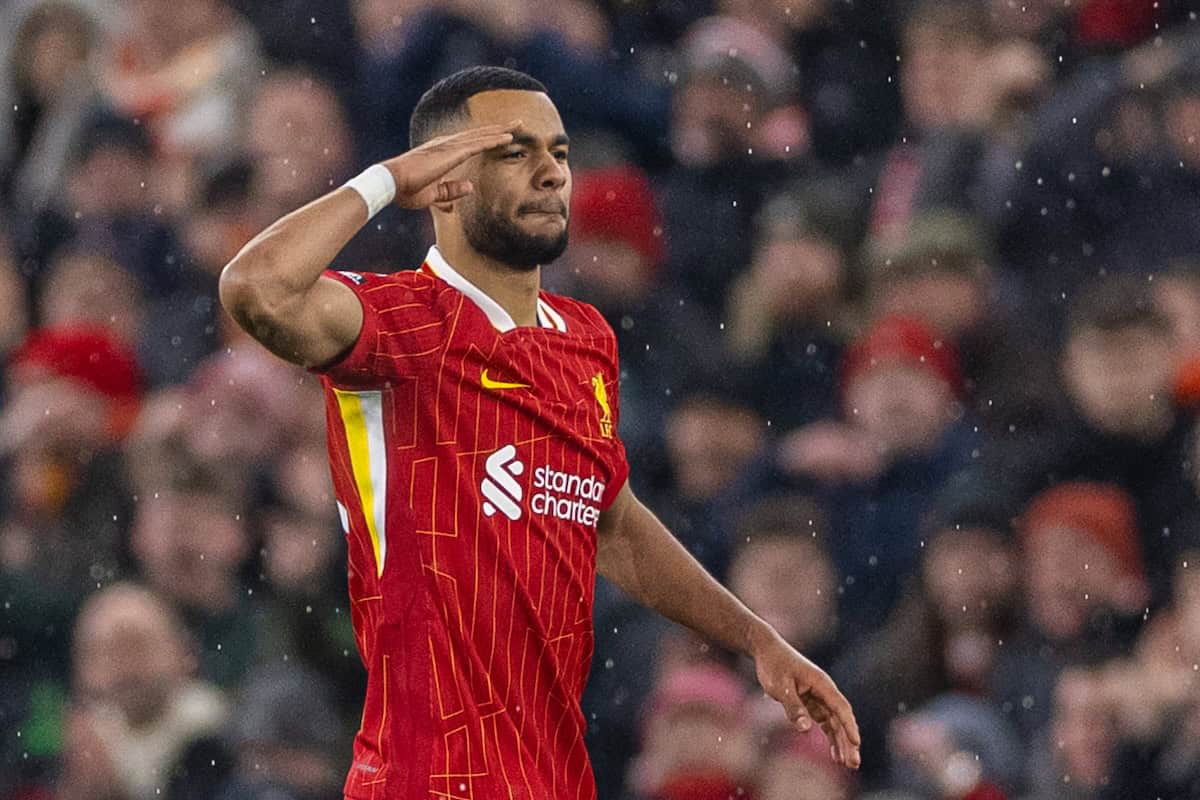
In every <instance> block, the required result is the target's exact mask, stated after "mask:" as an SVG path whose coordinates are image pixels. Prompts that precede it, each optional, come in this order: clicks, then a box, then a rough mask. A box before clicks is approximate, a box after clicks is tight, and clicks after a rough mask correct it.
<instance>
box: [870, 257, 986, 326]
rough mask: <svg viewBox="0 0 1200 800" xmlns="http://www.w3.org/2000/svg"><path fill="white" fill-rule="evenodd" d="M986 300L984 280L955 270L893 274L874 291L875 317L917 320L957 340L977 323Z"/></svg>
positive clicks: (983, 310) (982, 313) (981, 315)
mask: <svg viewBox="0 0 1200 800" xmlns="http://www.w3.org/2000/svg"><path fill="white" fill-rule="evenodd" d="M986 303H987V287H986V282H985V281H984V280H982V279H981V278H978V277H974V276H971V275H966V274H962V273H957V272H926V273H921V274H915V275H906V276H903V277H896V278H893V279H890V280H885V281H883V282H881V285H880V286H879V287H878V288H877V289H876V291H875V312H876V314H877V315H878V316H887V315H898V316H902V317H912V318H914V319H919V320H922V321H924V322H925V323H926V324H927V325H929V326H930V327H931V328H933V329H934V330H936V331H937V332H938V333H940V334H942V335H943V336H946V337H948V338H950V339H957V338H958V337H960V336H962V335H963V334H964V333H966V332H968V331H970V330H971V329H972V328H974V327H975V326H976V325H978V324H979V322H980V320H981V319H982V318H983V316H984V313H985V309H986Z"/></svg>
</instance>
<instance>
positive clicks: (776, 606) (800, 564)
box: [729, 530, 838, 650]
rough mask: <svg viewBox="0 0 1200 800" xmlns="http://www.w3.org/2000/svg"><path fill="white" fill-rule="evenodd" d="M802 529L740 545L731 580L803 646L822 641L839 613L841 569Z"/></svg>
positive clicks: (795, 643) (782, 631)
mask: <svg viewBox="0 0 1200 800" xmlns="http://www.w3.org/2000/svg"><path fill="white" fill-rule="evenodd" d="M805 536H806V534H805V533H804V531H803V530H799V531H796V532H795V533H794V534H792V535H782V536H781V535H774V536H772V535H766V536H762V537H756V538H753V539H752V540H751V541H750V542H749V543H747V544H744V545H742V547H741V548H740V550H739V551H738V555H737V557H736V558H735V559H734V562H733V565H732V566H731V568H730V577H729V585H730V587H731V588H732V589H733V590H734V592H735V593H736V594H737V595H738V597H740V598H742V600H743V601H744V602H745V603H746V605H747V606H749V607H750V609H751V610H752V611H753V612H754V613H756V614H758V615H759V616H760V617H762V618H763V619H765V620H766V621H767V622H769V623H771V625H772V627H774V628H775V629H776V630H777V631H779V633H780V635H781V636H783V638H784V639H786V640H787V641H788V643H789V644H791V645H792V646H793V647H796V648H797V649H800V650H805V649H808V648H809V647H812V646H813V645H817V644H821V643H823V642H824V641H825V640H826V639H827V638H828V637H829V635H830V634H831V633H832V627H833V622H834V617H835V615H836V614H837V581H838V578H837V572H836V570H835V569H834V566H833V564H832V562H830V560H829V558H828V556H827V555H826V554H825V552H824V550H823V549H822V547H821V546H820V545H819V544H817V543H816V542H814V541H812V539H811V538H805Z"/></svg>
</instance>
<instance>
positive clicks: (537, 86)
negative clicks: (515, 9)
mask: <svg viewBox="0 0 1200 800" xmlns="http://www.w3.org/2000/svg"><path fill="white" fill-rule="evenodd" d="M502 89H515V90H517V91H522V92H541V93H542V94H546V87H545V86H543V85H542V82H541V81H539V80H537V79H536V78H532V77H530V76H529V75H526V74H525V73H524V72H519V71H517V70H515V69H508V68H507V67H467V68H466V69H463V70H459V71H458V72H456V73H454V74H453V75H448V76H446V77H445V78H442V79H441V80H440V81H438V82H437V83H435V84H434V85H433V86H431V87H430V88H429V91H427V92H425V94H423V95H421V99H420V100H418V101H417V107H416V108H415V109H413V113H412V117H411V118H410V119H409V122H408V145H409V147H416V146H418V145H421V144H424V143H425V142H427V141H429V140H430V139H432V138H433V137H434V136H437V135H438V133H439V132H440V131H441V130H442V129H443V128H444V127H445V125H446V123H448V122H450V121H451V120H455V119H459V118H462V117H465V116H466V115H467V101H468V100H470V99H471V98H472V97H474V96H475V95H477V94H481V93H483V92H494V91H499V90H502Z"/></svg>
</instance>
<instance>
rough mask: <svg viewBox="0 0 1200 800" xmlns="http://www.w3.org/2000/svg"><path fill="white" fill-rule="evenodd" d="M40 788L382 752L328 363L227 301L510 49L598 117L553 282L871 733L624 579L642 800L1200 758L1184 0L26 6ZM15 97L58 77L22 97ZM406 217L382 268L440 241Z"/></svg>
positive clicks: (966, 798) (607, 726) (31, 701)
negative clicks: (451, 86) (427, 116)
mask: <svg viewBox="0 0 1200 800" xmlns="http://www.w3.org/2000/svg"><path fill="white" fill-rule="evenodd" d="M0 30H3V31H4V34H3V35H2V36H0V64H2V65H3V66H2V67H0V107H3V108H4V109H5V111H4V114H3V115H0V209H2V210H0V364H2V366H0V379H2V386H3V395H2V401H0V402H2V405H0V464H2V465H3V469H2V471H0V798H3V799H4V800H145V799H146V798H167V800H191V799H192V798H197V799H198V798H206V799H208V800H211V798H217V800H251V799H254V798H256V799H258V800H288V799H289V798H290V799H291V800H318V798H329V797H335V796H340V793H339V787H340V784H341V781H342V777H343V775H344V769H345V767H346V765H347V764H348V761H349V755H350V749H349V745H350V741H351V737H352V734H353V731H354V729H355V727H356V725H357V714H358V711H359V708H360V706H359V704H360V699H361V693H362V690H363V685H364V675H363V672H362V668H361V665H360V663H359V660H358V656H357V653H356V651H355V647H354V640H353V635H352V631H351V623H350V616H349V612H348V608H347V601H346V588H345V566H344V552H343V540H342V535H341V530H340V526H339V524H338V520H337V516H336V512H335V510H334V509H335V504H334V502H333V498H332V491H331V486H330V481H329V472H328V466H327V462H326V459H325V454H324V439H323V436H324V429H323V407H322V402H321V392H320V386H319V384H318V383H317V382H316V380H315V379H314V377H313V376H311V375H307V374H305V373H304V372H303V371H299V370H297V369H294V368H291V367H289V366H288V365H285V364H283V363H282V362H280V361H278V360H276V359H274V358H273V357H271V356H269V355H268V354H267V353H266V352H265V351H263V350H262V349H261V348H259V347H257V346H255V345H253V343H250V342H247V341H246V340H245V339H244V338H243V337H242V335H241V334H239V332H238V331H237V330H236V329H235V326H233V325H232V324H231V321H230V320H229V319H228V318H227V317H226V316H224V314H223V312H222V311H221V309H220V306H219V303H218V302H217V299H216V281H217V276H218V274H219V271H220V269H221V267H222V266H223V265H224V264H225V263H226V262H227V261H228V260H229V259H230V257H231V256H232V255H233V254H234V253H236V252H237V250H238V249H239V248H240V247H241V246H242V245H243V244H244V243H245V242H246V241H247V240H248V239H249V237H251V236H252V235H253V234H254V233H255V232H257V231H258V230H260V229H261V228H263V227H265V226H266V225H267V224H269V223H270V222H271V221H273V220H274V219H275V218H276V217H278V216H280V215H281V214H283V213H285V212H287V211H289V210H291V209H293V208H295V207H297V206H299V205H301V204H303V203H305V202H306V201H308V200H310V199H313V198H315V197H317V196H318V195H320V194H322V193H323V192H325V191H326V190H328V189H330V188H332V187H335V186H337V185H339V184H341V183H342V182H344V181H345V180H346V179H347V178H349V177H351V176H352V175H353V174H355V173H356V172H357V171H359V170H360V169H362V168H363V167H364V166H366V165H367V164H368V163H370V162H372V161H374V160H378V159H381V158H383V157H387V156H391V155H395V154H397V153H398V152H401V151H402V150H404V149H405V147H406V141H407V121H408V115H409V113H410V112H411V109H412V108H413V106H414V105H415V103H416V101H417V99H418V98H419V96H420V94H421V93H422V92H423V91H424V90H425V89H426V88H428V86H429V85H430V84H431V83H432V82H433V81H434V80H436V79H437V78H439V77H441V76H443V75H446V74H448V73H449V72H451V71H453V70H455V69H458V68H460V67H463V66H467V65H471V64H477V63H494V64H504V65H509V66H514V67H517V68H519V69H522V70H525V71H528V72H529V73H531V74H532V75H534V76H535V77H537V78H538V79H540V80H542V81H543V82H544V83H545V84H546V85H547V86H548V87H549V89H550V92H551V95H552V97H553V98H554V100H555V101H556V103H557V104H558V107H559V109H560V111H561V112H562V115H563V118H564V121H565V124H566V127H567V129H568V131H569V132H570V134H571V137H572V141H573V145H572V155H571V158H572V164H573V171H574V179H575V188H574V198H573V203H572V221H571V226H572V234H571V235H572V240H571V245H570V248H569V249H568V252H567V254H566V256H564V258H563V259H561V260H560V262H559V263H557V264H555V265H553V266H552V267H550V268H549V269H547V270H546V271H545V273H544V278H545V281H546V283H547V285H548V288H550V289H551V290H553V291H558V292H563V293H568V294H572V295H575V296H578V297H581V298H583V299H586V300H588V301H589V302H591V303H593V304H595V305H596V306H597V307H598V308H600V309H601V311H602V312H603V313H604V315H605V316H606V317H607V319H608V320H609V321H610V322H611V324H612V326H613V328H614V329H615V331H616V333H617V337H618V340H619V343H620V348H621V357H622V411H623V413H622V414H621V431H620V432H621V435H622V436H623V438H624V440H625V442H626V444H627V447H628V452H629V455H630V460H631V462H632V468H633V478H632V481H633V484H634V489H635V491H637V492H638V494H639V495H640V496H641V497H643V498H644V499H645V500H646V501H647V503H648V505H650V507H651V508H652V509H653V510H654V511H655V512H656V513H657V514H658V515H659V516H660V517H661V518H662V519H663V520H664V521H665V522H666V523H667V524H668V526H669V527H670V528H671V529H672V530H673V531H674V532H675V533H676V534H677V535H678V536H679V537H680V539H681V540H682V541H683V542H684V544H685V545H686V546H687V547H688V549H689V550H690V551H691V552H692V553H693V554H695V555H696V557H697V558H698V559H700V561H701V562H702V563H703V564H705V566H707V567H708V568H709V569H710V570H712V571H713V572H714V573H715V574H716V575H717V576H719V577H720V578H721V579H722V580H724V581H726V582H727V583H728V585H730V586H731V587H732V588H733V589H734V590H735V591H736V592H737V593H738V595H739V596H740V597H742V598H743V599H744V600H745V601H746V603H747V604H748V605H749V606H750V607H751V608H752V609H753V610H754V611H756V612H757V613H758V614H760V615H761V616H763V617H764V618H765V619H767V620H768V621H769V622H771V623H772V624H774V625H775V626H776V627H777V628H778V629H779V630H780V632H781V633H782V634H783V635H784V636H785V637H786V638H787V640H788V641H789V642H791V643H792V644H793V645H795V646H796V647H797V648H799V649H800V650H801V651H802V652H804V653H806V654H807V655H808V656H810V657H811V658H812V659H813V660H815V661H816V662H817V663H818V664H820V665H821V666H822V667H824V668H826V669H827V670H829V671H830V672H831V673H832V674H833V676H834V677H835V678H836V679H837V680H838V682H839V685H841V686H842V687H843V688H844V690H845V692H846V693H847V695H848V696H849V698H850V700H851V701H852V702H853V704H854V706H855V709H856V712H857V715H858V719H859V722H860V725H861V726H862V731H863V737H864V747H863V762H864V763H863V769H862V770H861V772H859V773H857V774H851V773H848V772H845V771H842V770H839V769H837V768H836V767H834V766H833V765H832V762H831V760H830V758H829V754H828V748H827V745H826V744H825V743H824V741H823V739H822V738H821V736H820V734H819V733H818V734H812V735H808V734H801V733H799V732H798V731H797V730H795V729H794V728H791V727H789V726H788V724H787V721H786V719H784V716H783V712H782V710H781V709H779V707H778V706H777V705H774V704H773V703H771V702H767V701H764V698H763V696H762V693H761V691H759V690H757V688H756V684H755V682H754V674H753V666H752V665H751V664H749V663H747V662H746V661H744V660H739V659H738V658H737V657H735V656H733V655H731V654H728V653H724V652H721V651H719V650H717V649H715V648H713V647H711V646H710V645H708V644H707V643H704V642H701V641H697V640H695V639H694V638H692V637H691V636H690V635H688V634H686V633H685V632H683V631H682V630H681V629H679V628H676V627H674V626H672V625H671V624H669V623H667V622H665V621H663V620H661V619H659V618H657V617H655V616H654V615H652V614H650V613H649V612H647V611H645V610H644V609H641V608H639V607H638V606H636V605H634V604H633V603H632V602H631V601H630V599H629V598H627V597H625V596H623V595H622V594H621V593H620V592H619V591H618V590H617V589H615V588H613V587H612V586H610V585H608V584H606V583H604V582H603V581H602V580H601V581H600V582H599V585H598V587H597V593H596V626H597V634H596V653H595V661H594V666H593V670H592V678H591V682H590V685H589V687H588V691H587V694H586V696H585V700H584V711H585V713H586V715H587V718H588V720H589V724H590V734H591V740H590V742H589V746H590V748H591V753H592V758H593V761H594V764H595V769H596V774H597V779H598V782H599V785H600V792H601V798H602V800H709V799H710V798H711V799H712V800H727V799H728V798H751V799H752V800H856V798H873V799H874V800H1021V799H1024V800H1085V799H1090V798H1098V799H1099V800H1109V799H1110V798H1111V799H1116V798H1123V799H1124V798H1161V799H1162V800H1186V799H1187V798H1193V799H1194V798H1197V797H1200V505H1198V504H1197V492H1198V490H1200V429H1198V428H1197V426H1196V423H1195V421H1194V418H1195V414H1194V412H1195V409H1196V408H1197V407H1200V22H1197V20H1196V13H1195V12H1193V11H1192V10H1191V9H1190V8H1189V3H1187V2H1184V0H1158V1H1157V2H1151V1H1148V0H696V1H695V2H692V1H690V0H689V1H688V2H683V0H273V2H254V0H185V2H178V0H176V1H174V2H172V0H40V1H37V2H31V1H30V0H9V2H7V3H5V4H3V5H0ZM10 109H11V111H10ZM431 238H432V232H431V230H430V226H429V222H428V220H427V219H426V218H425V215H423V214H420V213H405V212H401V211H399V210H396V209H390V210H388V211H386V212H384V213H383V214H381V215H380V216H379V217H377V218H376V219H375V220H374V221H373V222H372V224H371V225H370V226H369V227H368V228H367V229H366V230H364V231H363V233H362V234H361V235H360V236H359V237H358V238H357V239H356V240H355V241H354V242H352V243H351V245H350V246H349V247H348V248H347V251H346V252H345V253H344V254H343V256H342V258H341V259H340V260H339V263H340V264H344V265H346V266H349V267H352V268H354V269H363V270H377V271H382V272H390V271H394V270H397V269H403V268H411V267H413V266H415V265H416V264H417V263H419V260H420V258H421V256H422V255H423V253H424V251H425V248H426V247H427V246H428V243H429V242H430V241H431Z"/></svg>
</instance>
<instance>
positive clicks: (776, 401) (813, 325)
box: [725, 186, 853, 430]
mask: <svg viewBox="0 0 1200 800" xmlns="http://www.w3.org/2000/svg"><path fill="white" fill-rule="evenodd" d="M845 206H846V203H845V202H842V203H840V204H839V202H838V198H837V196H836V194H835V193H834V192H832V191H828V190H825V189H824V187H818V186H798V187H796V188H795V189H794V190H793V191H790V192H786V193H783V194H780V195H778V196H776V197H774V198H772V199H771V200H770V202H768V204H767V205H766V207H765V208H764V209H763V212H762V214H761V215H760V218H759V222H758V228H759V231H758V236H757V239H756V242H755V246H754V256H753V259H752V261H751V262H750V265H749V268H748V269H747V270H745V271H744V272H743V273H742V274H740V275H739V276H738V277H737V278H736V279H735V280H734V282H733V285H732V286H731V287H730V293H729V299H728V303H727V305H726V308H725V319H726V320H727V322H726V325H727V326H728V335H727V345H728V348H729V349H730V350H731V351H732V359H733V361H734V364H735V365H736V366H737V367H738V368H739V369H740V370H741V371H742V372H743V373H744V375H745V377H744V378H743V382H744V383H745V384H746V387H747V391H748V393H749V396H750V397H752V398H753V400H754V403H755V406H756V408H757V409H758V410H759V412H760V413H761V414H762V415H763V417H764V418H765V419H768V420H770V422H771V425H772V426H773V427H778V428H779V429H780V430H789V429H791V428H796V427H799V426H801V425H805V424H807V423H809V422H815V421H816V420H817V419H819V418H821V417H825V416H829V415H831V414H833V413H834V412H835V410H836V407H837V387H836V372H837V363H838V360H839V358H840V356H841V350H842V343H841V341H840V334H841V330H840V329H841V328H842V327H843V326H844V323H845V320H842V319H839V318H838V316H839V315H838V308H839V304H840V303H841V301H842V300H843V299H844V297H845V296H846V294H847V290H848V284H850V282H851V281H850V276H849V275H848V274H847V260H848V255H847V253H846V249H847V248H848V247H849V241H850V239H851V238H852V236H853V230H852V224H853V223H852V221H851V219H850V218H849V213H850V212H849V210H848V209H847V208H846V207H845ZM831 323H832V324H831ZM762 375H772V376H774V380H771V381H763V380H761V376H762Z"/></svg>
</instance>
